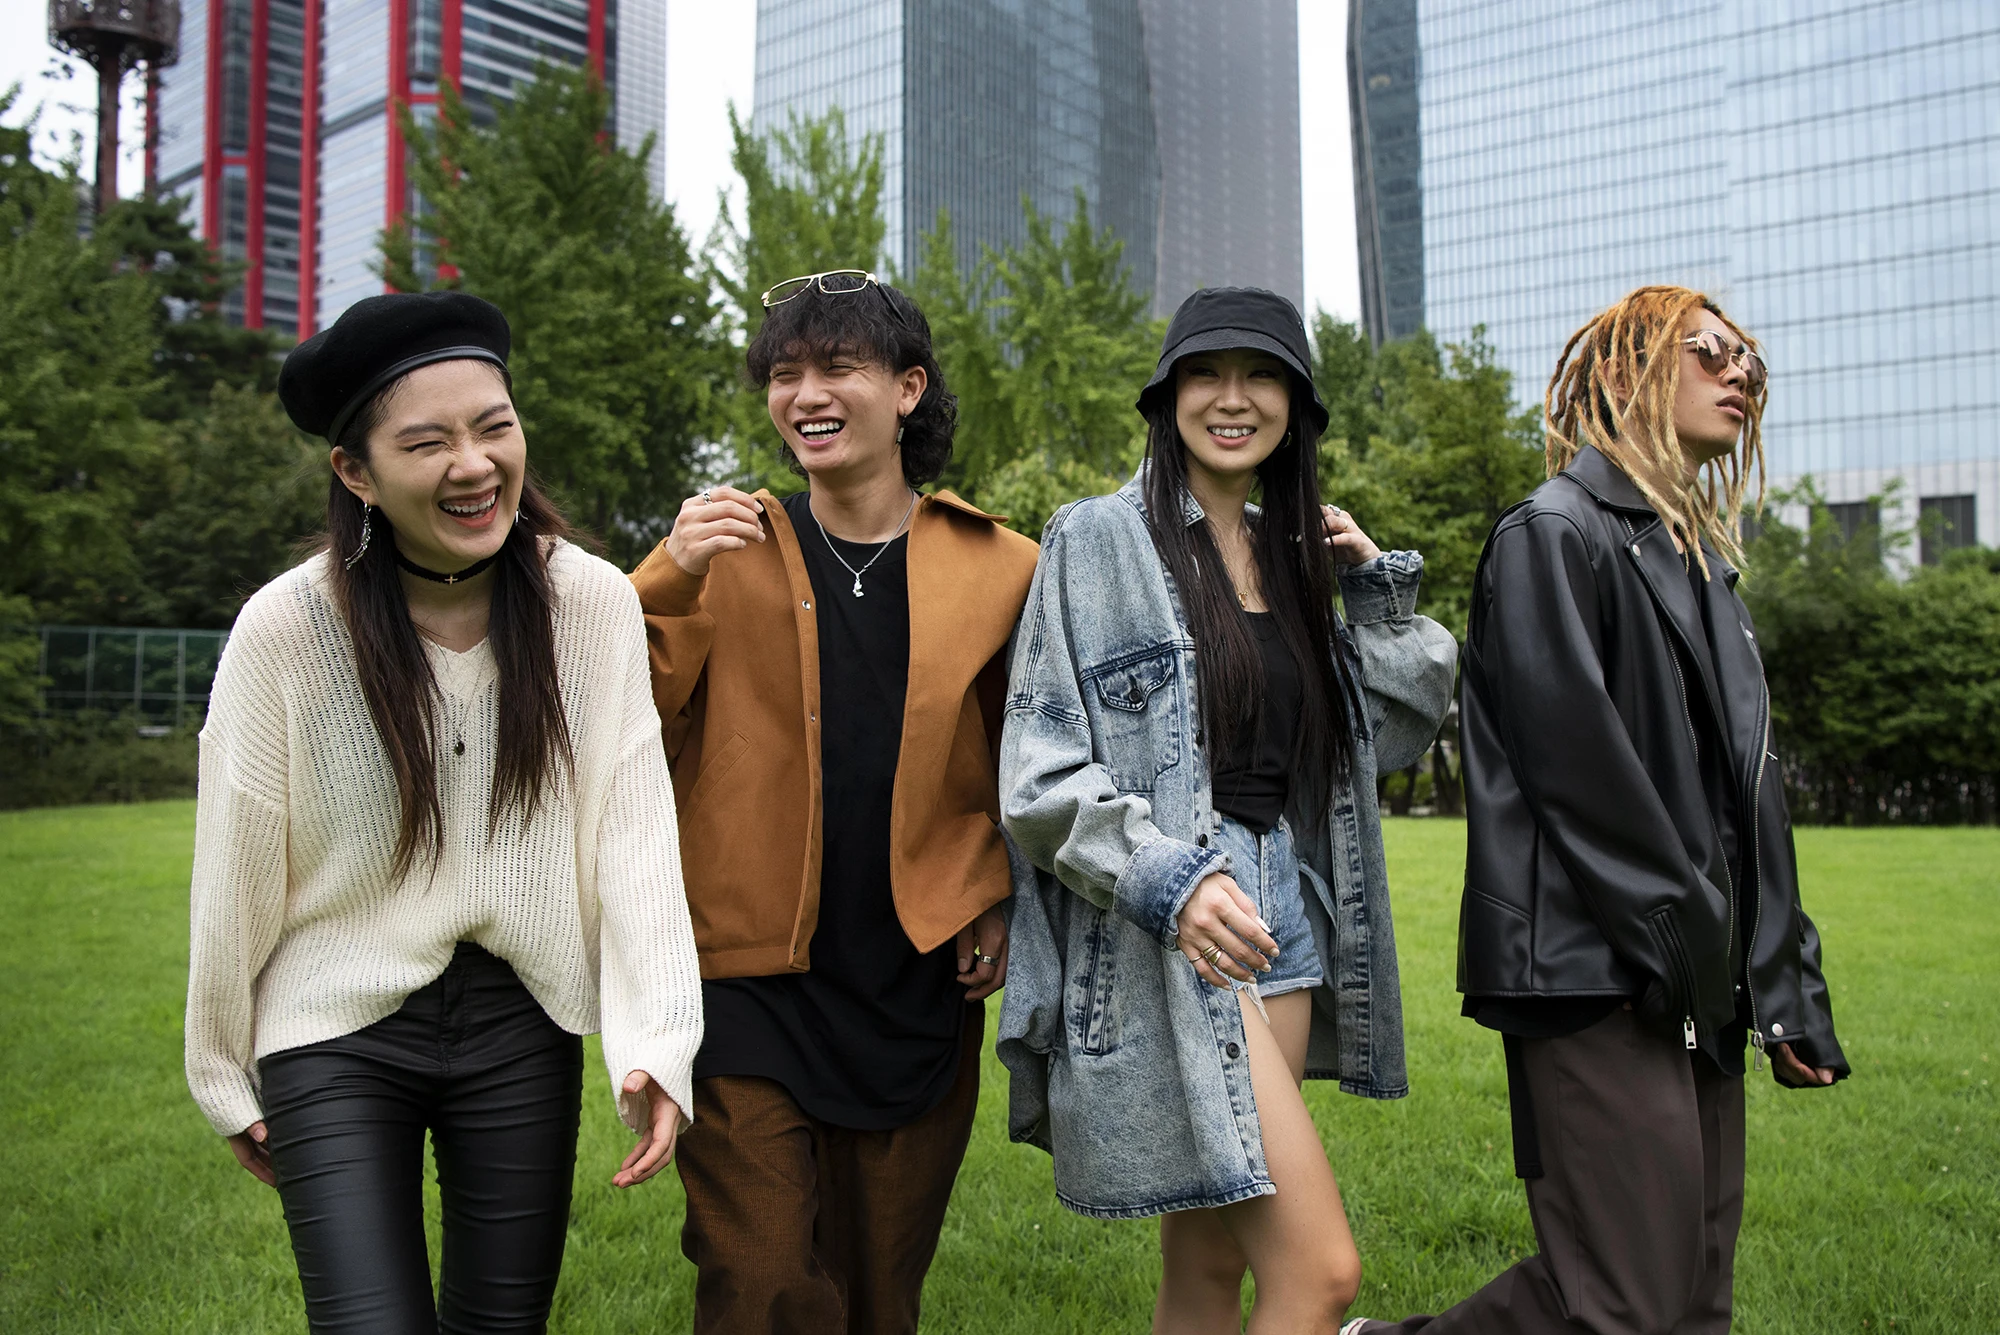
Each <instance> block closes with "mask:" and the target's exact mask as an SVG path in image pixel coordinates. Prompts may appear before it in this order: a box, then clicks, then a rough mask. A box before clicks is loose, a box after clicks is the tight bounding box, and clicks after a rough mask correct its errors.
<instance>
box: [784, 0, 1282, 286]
mask: <svg viewBox="0 0 2000 1335" xmlns="http://www.w3.org/2000/svg"><path fill="white" fill-rule="evenodd" d="M1297 61H1298V51H1297V11H1296V8H1295V0H1242V3H1241V4H1240V5H1238V6H1232V7H1231V8H1230V10H1229V11H1228V14H1227V21H1226V22H1221V21H1218V11H1217V10H1216V9H1215V7H1214V6H1213V5H1211V4H1207V3H1202V2H1201V0H759V4H758V8H757V88H756V110H755V115H754V117H753V120H752V126H753V128H754V129H755V130H756V131H757V132H759V133H769V132H770V131H772V130H775V129H781V128H783V127H784V126H786V125H787V124H789V122H790V118H791V117H792V116H793V115H794V114H797V115H799V116H802V117H811V116H818V115H823V114H824V113H825V112H826V110H827V109H828V108H829V107H834V106H838V107H839V108H840V109H841V111H842V112H843V114H844V115H845V117H846V119H847V125H848V130H849V133H850V134H851V135H853V136H855V137H856V138H859V137H860V136H862V135H868V134H878V135H880V136H882V140H883V144H884V150H885V151H884V159H885V162H884V165H885V168H886V174H887V182H886V187H885V191H884V194H885V196H886V197H885V199H884V201H883V204H884V211H885V221H886V223H887V229H886V230H887V236H886V239H885V242H884V247H883V248H884V250H885V252H886V254H885V256H884V257H883V259H884V260H885V261H886V262H887V263H888V264H889V265H890V266H892V267H893V268H895V269H897V270H899V271H902V272H908V271H909V270H910V269H911V268H913V267H914V265H915V264H916V262H917V260H918V258H919V257H920V247H921V242H922V237H923V235H924V234H925V233H926V232H928V231H930V230H931V229H932V228H933V227H935V226H936V223H937V217H938V214H939V212H940V211H943V212H946V213H949V214H950V216H951V220H952V230H953V234H954V237H955V238H956V240H957V243H958V248H959V261H960V263H961V264H962V265H968V266H969V265H970V264H972V263H973V262H975V261H976V260H977V259H978V257H979V254H980V250H981V247H982V246H993V247H1000V246H1005V245H1008V244H1010V243H1015V242H1018V241H1020V240H1022V239H1023V238H1024V236H1025V230H1024V227H1023V222H1022V213H1021V200H1022V197H1023V196H1026V197H1027V198H1028V199H1029V200H1030V201H1032V202H1033V204H1034V206H1035V208H1036V209H1037V210H1038V211H1040V212H1041V213H1043V214H1045V215H1048V216H1051V217H1053V218H1055V219H1056V220H1057V221H1058V223H1060V222H1063V221H1066V220H1067V219H1068V218H1069V216H1070V214H1071V211H1072V210H1073V208H1074V202H1073V201H1074V200H1075V197H1076V193H1077V192H1078V191H1081V192H1082V193H1083V197H1084V200H1085V202H1086V203H1087V204H1088V205H1089V207H1090V211H1091V216H1092V218H1093V219H1094V220H1095V221H1096V222H1097V223H1098V224H1099V225H1100V226H1108V227H1110V228H1111V229H1112V230H1113V231H1114V232H1115V233H1116V234H1117V235H1118V236H1119V237H1120V238H1121V239H1122V240H1123V241H1124V243H1125V261H1126V264H1127V266H1128V270H1129V273H1130V275H1131V281H1132V283H1133V285H1134V286H1135V287H1137V288H1138V289H1139V290H1141V291H1146V292H1152V293H1154V294H1155V298H1156V303H1158V304H1162V305H1163V308H1165V309H1170V308H1171V307H1172V305H1174V304H1175V303H1177V302H1178V301H1179V300H1180V298H1181V297H1183V296H1185V295H1186V293H1187V292H1189V291H1191V290H1193V288H1194V287H1195V286H1196V285H1198V284H1212V283H1222V282H1255V283H1260V284H1263V285H1265V286H1270V287H1274V288H1276V289H1277V290H1278V291H1280V292H1285V293H1287V294H1288V295H1291V296H1293V297H1294V299H1297V298H1298V297H1300V296H1301V294H1302V289H1303V287H1304V282H1303V276H1302V269H1303V265H1302V260H1301V250H1302V246H1301V238H1300V220H1299V182H1298V170H1299V166H1298V164H1299V146H1298V88H1297V78H1296V70H1297ZM1161 71H1164V75H1162V73H1161ZM1219 71H1220V72H1222V73H1221V74H1219ZM1225 75H1226V77H1224V76H1225ZM1274 76H1275V77H1274ZM1162 77H1164V78H1165V79H1166V82H1165V83H1164V84H1163V83H1161V82H1159V80H1160V79H1161V78H1162ZM1231 79H1234V80H1236V82H1235V83H1234V84H1231V83H1230V82H1229V80H1231ZM1246 89H1247V90H1248V91H1245V90H1246ZM1225 91H1227V95H1225ZM1222 195H1226V196H1227V197H1228V198H1229V199H1230V200H1231V204H1230V205H1229V206H1228V207H1217V205H1216V200H1217V198H1218V197H1219V196H1222ZM856 262H857V263H859V262H861V260H860V259H858V258H857V261H856Z"/></svg>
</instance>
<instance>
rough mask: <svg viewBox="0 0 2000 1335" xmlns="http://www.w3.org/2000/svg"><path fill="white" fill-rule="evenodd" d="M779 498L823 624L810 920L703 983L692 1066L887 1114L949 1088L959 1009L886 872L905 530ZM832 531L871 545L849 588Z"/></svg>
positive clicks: (949, 972)
mask: <svg viewBox="0 0 2000 1335" xmlns="http://www.w3.org/2000/svg"><path fill="white" fill-rule="evenodd" d="M784 505H785V512H786V513H787V514H788V515H789V516H790V517H791V521H792V528H793V530H794V531H795V532H797V534H798V535H799V547H800V550H801V551H802V552H803V553H804V556H805V564H806V573H807V574H808V575H809V576H810V577H811V580H812V589H813V616H814V620H815V621H816V623H817V625H818V628H819V717H820V804H821V805H820V810H821V823H820V832H821V861H820V890H819V924H818V926H817V927H816V928H815V930H814V932H813V939H812V968H811V970H810V971H809V972H807V973H801V974H778V975H773V976H770V977H763V978H723V979H711V980H709V981H707V982H704V983H703V984H702V1002H703V1005H704V1007H705V1008H706V1011H707V1030H706V1033H705V1035H704V1037H703V1039H702V1045H701V1052H700V1053H699V1054H698V1055H697V1056H696V1057H695V1064H694V1074H695V1078H696V1079H704V1078H706V1077H708V1076H715V1075H753V1076H763V1077H765V1078H767V1079H771V1080H775V1081H777V1082H778V1083H779V1084H782V1085H783V1086H784V1087H785V1088H786V1090H787V1091H788V1092H789V1093H790V1094H791V1096H792V1098H793V1099H794V1100H796V1101H797V1103H798V1105H799V1107H800V1108H802V1109H804V1110H805V1112H806V1113H808V1114H809V1115H810V1116H813V1117H816V1118H818V1119H819V1120H821V1121H823V1122H830V1123H832V1124H833V1125H835V1126H844V1127H853V1128H856V1129H860V1130H886V1129H888V1128H891V1127H898V1126H907V1125H908V1124H909V1123H911V1122H913V1121H915V1120H916V1119H917V1118H919V1117H921V1116H923V1115H924V1114H925V1113H927V1112H929V1111H930V1110H931V1109H932V1108H933V1107H935V1106H937V1103H938V1101H939V1100H940V1099H942V1098H943V1097H944V1095H945V1093H946V1091H947V1090H949V1089H950V1088H951V1083H952V1080H953V1078H954V1077H955V1076H956V1075H957V1073H958V1038H959V1026H960V1024H961V1023H962V1022H963V1020H964V1016H965V989H964V987H963V986H962V985H961V984H960V983H959V982H958V979H957V974H958V960H957V955H956V949H955V947H954V945H953V944H952V943H949V942H947V943H946V944H945V945H944V946H942V947H940V948H939V949H937V950H934V951H932V952H931V953H930V954H928V955H920V954H918V953H917V950H916V947H914V946H912V945H911V944H910V938H909V936H908V935H907V934H906V933H905V932H904V931H903V926H902V923H901V922H900V921H899V920H898V919H897V917H896V905H895V902H894V900H893V898H892V897H891V893H890V888H889V809H890V802H891V797H892V794H893V793H894V791H895V783H896V757H897V753H898V751H899V750H900V748H901V746H902V740H903V700H904V696H905V695H906V694H907V692H908V688H909V676H910V594H909V573H908V562H907V552H908V543H909V539H908V538H907V537H899V538H897V539H895V540H894V541H892V542H891V543H890V544H889V545H888V546H887V547H886V548H878V545H877V544H874V543H867V544H856V543H849V542H844V541H842V540H841V539H839V538H835V537H833V536H831V535H827V536H826V537H825V538H822V537H821V532H820V528H819V526H818V525H817V524H815V523H814V522H813V517H812V514H811V512H810V510H809V509H808V508H807V503H806V496H805V494H804V493H800V494H799V495H796V496H791V497H787V498H786V500H785V502H784ZM829 543H832V544H834V545H835V546H836V547H837V548H838V549H839V551H840V554H841V555H842V556H844V557H846V558H847V561H848V564H849V565H852V566H854V567H856V568H859V567H861V566H863V565H864V564H866V563H867V562H868V560H869V558H870V557H874V556H875V555H876V552H877V551H878V550H880V551H881V556H880V557H879V559H877V560H876V561H875V563H874V564H873V565H871V566H868V570H867V573H866V574H864V575H863V576H862V577H861V585H862V595H861V596H860V597H856V596H855V594H854V592H853V589H854V575H853V574H852V573H851V572H850V571H849V570H848V569H847V568H846V567H843V566H842V565H841V564H840V562H839V561H837V560H835V559H834V556H833V553H832V551H830V550H829V548H828V544H829ZM724 559H725V560H726V559H727V558H726V557H725V558H724Z"/></svg>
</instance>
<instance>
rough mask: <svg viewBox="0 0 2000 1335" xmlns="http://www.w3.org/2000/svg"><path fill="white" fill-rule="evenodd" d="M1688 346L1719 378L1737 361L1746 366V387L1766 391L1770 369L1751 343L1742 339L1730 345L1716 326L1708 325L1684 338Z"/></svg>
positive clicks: (1704, 367)
mask: <svg viewBox="0 0 2000 1335" xmlns="http://www.w3.org/2000/svg"><path fill="white" fill-rule="evenodd" d="M1681 346H1682V347H1684V348H1693V349H1694V355H1695V358H1696V360H1698V361H1700V362H1701V369H1702V370H1704V371H1706V372H1708V373H1709V374H1710V375H1712V376H1714V377H1715V378H1716V379H1717V380H1720V379H1722V377H1723V376H1724V375H1725V374H1727V372H1728V370H1729V366H1730V364H1731V363H1732V362H1733V363H1735V364H1736V365H1738V366H1740V367H1742V368H1743V379H1744V388H1745V389H1747V390H1748V391H1749V392H1750V393H1751V394H1752V395H1755V394H1758V393H1760V392H1762V390H1763V388H1764V383H1765V381H1767V380H1769V379H1770V372H1769V371H1768V370H1767V369H1766V368H1765V366H1764V359H1763V358H1762V357H1759V356H1758V355H1757V354H1756V353H1754V352H1752V351H1751V350H1750V345H1749V344H1748V343H1738V344H1737V345H1736V346H1735V347H1733V348H1732V347H1730V346H1729V344H1728V342H1727V341H1726V340H1725V339H1724V338H1723V337H1722V335H1721V334H1718V333H1716V332H1715V330H1713V329H1704V330H1702V331H1701V332H1700V333H1698V334H1690V335H1688V336H1687V337H1686V338H1684V339H1682V340H1681Z"/></svg>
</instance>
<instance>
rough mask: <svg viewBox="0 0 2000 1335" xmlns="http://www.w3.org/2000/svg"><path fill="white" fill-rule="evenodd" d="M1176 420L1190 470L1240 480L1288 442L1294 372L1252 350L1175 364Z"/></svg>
mask: <svg viewBox="0 0 2000 1335" xmlns="http://www.w3.org/2000/svg"><path fill="white" fill-rule="evenodd" d="M1174 416H1175V419H1176V421H1177V423H1178V425H1179V427H1180V432H1181V441H1182V443H1183V444H1185V445H1186V446H1187V451H1188V456H1189V457H1188V464H1189V470H1190V471H1193V470H1194V469H1195V468H1196V467H1199V468H1201V469H1203V470H1205V471H1207V472H1209V473H1212V474H1215V475H1216V476H1217V477H1239V476H1241V475H1242V474H1245V473H1248V472H1250V471H1252V470H1253V469H1255V468H1256V467H1257V465H1259V464H1261V463H1263V462H1264V461H1265V460H1266V459H1268V458H1270V457H1271V455H1272V453H1273V452H1274V451H1275V450H1276V449H1277V448H1278V446H1280V445H1282V444H1283V443H1284V440H1285V432H1286V430H1287V429H1288V428H1289V427H1290V426H1291V418H1292V381H1291V372H1290V371H1288V370H1287V369H1286V367H1285V364H1284V363H1283V362H1282V361H1280V360H1278V359H1277V358H1276V357H1273V356H1272V355H1271V354H1270V353H1268V352H1258V351H1256V350H1254V349H1251V348H1229V349H1226V350H1225V351H1222V352H1197V353H1193V354H1191V355H1189V356H1186V357H1183V358H1181V360H1180V361H1178V362H1176V363H1175V364H1174Z"/></svg>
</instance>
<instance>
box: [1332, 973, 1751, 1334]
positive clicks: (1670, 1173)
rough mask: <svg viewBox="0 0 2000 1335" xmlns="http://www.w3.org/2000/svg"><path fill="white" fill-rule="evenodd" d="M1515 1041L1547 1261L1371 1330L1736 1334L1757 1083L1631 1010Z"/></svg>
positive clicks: (1368, 1330)
mask: <svg viewBox="0 0 2000 1335" xmlns="http://www.w3.org/2000/svg"><path fill="white" fill-rule="evenodd" d="M1508 1042H1509V1043H1510V1044H1518V1048H1517V1051H1518V1065H1517V1066H1516V1063H1515V1062H1511V1061H1510V1063H1509V1064H1510V1066H1516V1069H1518V1070H1519V1071H1520V1073H1521V1075H1522V1076H1523V1077H1524V1078H1525V1080H1526V1084H1527V1091H1526V1092H1527V1095H1528V1100H1529V1101H1531V1102H1532V1104H1533V1127H1534V1136H1533V1140H1535V1141H1539V1149H1540V1166H1541V1169H1542V1176H1540V1177H1530V1178H1528V1179H1527V1181H1526V1183H1525V1185H1526V1187H1527V1189H1528V1212H1529V1213H1530V1214H1531V1215H1532V1216H1533V1217H1534V1221H1535V1238H1536V1240H1537V1241H1538V1242H1539V1243H1540V1244H1541V1251H1540V1253H1539V1254H1538V1255H1535V1256H1530V1257H1528V1258H1527V1259H1526V1260H1524V1261H1522V1262H1521V1263H1520V1264H1518V1265H1516V1266H1514V1267H1513V1268H1512V1269H1510V1270H1507V1271H1505V1272H1504V1273H1502V1274H1501V1275H1499V1276H1498V1277H1497V1278H1495V1279H1494V1280H1493V1281H1492V1282H1491V1283H1489V1284H1488V1285H1487V1286H1486V1287H1485V1288H1483V1289H1481V1290H1479V1292H1477V1293H1475V1294H1473V1295H1472V1296H1471V1297H1470V1298H1467V1299H1466V1300H1465V1301H1464V1302H1462V1303H1460V1304H1459V1305H1458V1306H1456V1307H1454V1308H1452V1309H1450V1310H1449V1311H1447V1312H1443V1313H1441V1314H1439V1315H1437V1316H1434V1317H1432V1316H1413V1317H1409V1318H1407V1319H1405V1320H1403V1321H1400V1322H1388V1321H1370V1322H1368V1323H1367V1324H1366V1325H1364V1326H1363V1327H1362V1328H1361V1329H1362V1332H1363V1335H1391V1332H1415V1331H1422V1332H1423V1335H1547V1333H1549V1332H1557V1331H1589V1332H1593V1335H1668V1333H1669V1332H1671V1335H1723V1333H1724V1332H1726V1331H1727V1330H1728V1329H1729V1318H1730V1305H1731V1304H1730V1291H1731V1280H1732V1278H1733V1275H1734V1262H1735V1256H1736V1234H1737V1230H1738V1228H1739V1227H1740V1226H1741V1224H1742V1222H1743V1077H1741V1076H1726V1075H1723V1074H1722V1073H1721V1072H1720V1071H1718V1070H1716V1069H1715V1066H1714V1064H1713V1063H1711V1062H1710V1061H1709V1060H1708V1059H1707V1058H1706V1057H1702V1056H1699V1055H1697V1054H1695V1053H1691V1052H1689V1051H1687V1049H1686V1048H1685V1047H1684V1046H1683V1045H1682V1044H1680V1043H1678V1042H1676V1041H1674V1040H1673V1039H1672V1038H1667V1037H1662V1036H1661V1035H1659V1034H1658V1033H1656V1032H1654V1031H1652V1030H1649V1029H1647V1028H1646V1027H1645V1026H1644V1025H1642V1024H1640V1022H1639V1020H1638V1017H1637V1016H1635V1015H1634V1014H1633V1013H1632V1012H1631V1011H1628V1010H1615V1011H1613V1012H1611V1014H1610V1015H1609V1016H1607V1017H1606V1018H1605V1019H1603V1020H1601V1021H1599V1022H1598V1023H1597V1024H1595V1025H1592V1026H1591V1027H1590V1028H1588V1029H1586V1030H1584V1031H1583V1032H1582V1033H1580V1034H1571V1035H1569V1036H1568V1037H1565V1038H1542V1039H1520V1040H1514V1039H1509V1040H1508ZM1509 1075H1510V1078H1511V1077H1512V1075H1513V1072H1512V1071H1510V1072H1509ZM1517 1097H1518V1091H1517ZM1518 1107H1519V1105H1518V1103H1517V1111H1518ZM1521 1130H1525V1128H1522V1129H1521ZM1522 1149H1523V1146H1522V1143H1521V1140H1520V1138H1519V1135H1518V1133H1517V1140H1516V1160H1517V1162H1520V1161H1522V1160H1523V1159H1532V1157H1533V1156H1532V1155H1523V1154H1522V1152H1521V1151H1522Z"/></svg>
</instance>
